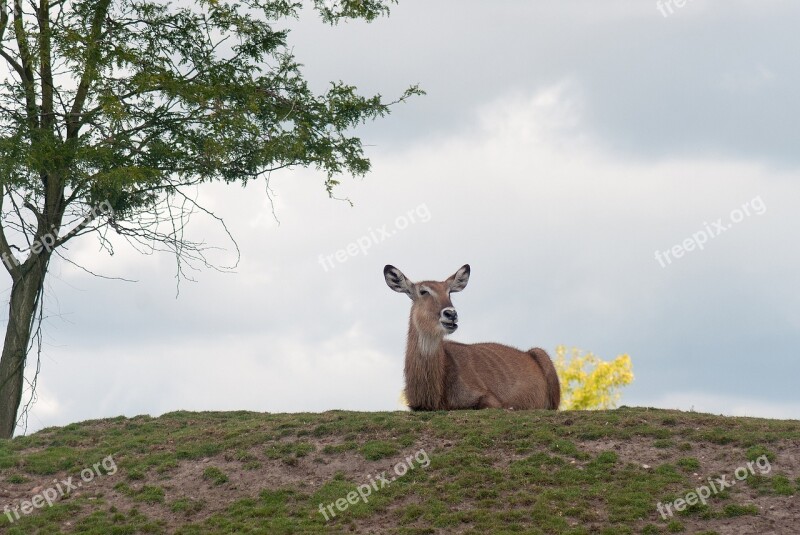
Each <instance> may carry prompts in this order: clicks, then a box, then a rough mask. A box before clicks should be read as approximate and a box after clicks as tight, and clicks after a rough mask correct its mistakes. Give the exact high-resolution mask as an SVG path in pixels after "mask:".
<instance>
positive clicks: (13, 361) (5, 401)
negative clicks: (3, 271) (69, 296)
mask: <svg viewBox="0 0 800 535" xmlns="http://www.w3.org/2000/svg"><path fill="white" fill-rule="evenodd" d="M49 256H50V254H49V253H48V252H46V251H43V252H42V253H41V254H40V255H34V257H33V258H31V259H29V261H28V262H25V264H23V265H21V266H19V268H20V270H21V274H20V275H19V276H18V277H15V278H14V282H13V284H12V286H11V299H10V300H9V306H8V325H7V326H6V337H5V342H4V343H3V353H2V357H0V438H11V437H12V436H13V435H14V428H15V427H16V423H17V411H18V410H19V406H20V403H21V402H22V389H23V385H24V382H25V380H24V374H25V360H26V356H27V352H28V345H29V343H30V340H31V335H32V332H33V325H34V320H35V318H36V312H37V309H38V307H39V299H40V298H41V295H42V289H43V287H44V277H45V273H46V272H47V264H48V261H49Z"/></svg>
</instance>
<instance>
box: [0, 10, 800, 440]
mask: <svg viewBox="0 0 800 535" xmlns="http://www.w3.org/2000/svg"><path fill="white" fill-rule="evenodd" d="M666 4H669V2H667V1H666V0H664V2H662V3H661V4H660V5H661V6H662V8H659V4H658V3H657V2H656V1H655V0H652V1H646V2H629V1H627V2H623V1H615V0H610V1H607V2H603V3H602V4H598V3H597V2H592V1H588V0H586V1H580V0H576V1H569V2H564V1H563V0H562V1H558V0H553V1H537V2H529V1H523V0H519V1H510V0H509V1H505V2H496V3H492V4H491V7H489V6H490V4H488V3H486V2H477V1H472V2H469V1H463V0H462V1H459V2H455V1H439V0H437V1H436V2H423V1H422V0H401V2H400V4H398V5H397V6H395V7H394V8H393V10H392V15H391V17H390V18H388V19H381V20H378V21H376V22H374V23H372V24H364V23H353V22H350V23H346V24H341V25H339V26H338V27H335V28H330V27H327V26H324V25H323V24H322V23H320V22H319V21H318V20H316V19H315V18H314V17H313V16H311V17H306V18H304V19H301V21H299V22H296V23H292V25H291V27H292V28H293V31H292V33H291V35H290V41H291V43H292V44H293V51H294V53H295V55H296V56H297V58H298V59H299V60H300V61H301V62H302V63H304V65H305V73H306V75H307V76H308V78H309V79H310V80H311V82H312V85H313V86H314V87H316V88H319V89H320V90H322V89H324V87H325V84H326V83H327V82H328V81H330V80H339V79H342V80H345V81H347V82H350V83H353V84H355V85H357V86H358V87H359V88H360V89H361V90H362V91H363V92H364V93H373V92H380V93H382V94H383V95H385V96H387V97H392V96H395V95H399V94H400V92H401V91H402V90H403V89H404V88H405V87H406V86H407V85H409V84H412V83H419V84H420V85H421V87H422V88H423V89H425V90H426V91H427V95H426V96H423V97H418V98H414V99H412V100H410V101H409V102H408V103H406V104H403V105H401V106H398V107H396V108H395V109H394V112H393V114H392V115H391V117H389V118H387V119H384V120H380V121H379V122H376V123H374V124H370V125H367V126H365V127H364V128H362V129H361V130H359V134H360V135H361V136H362V138H363V140H364V142H365V144H366V145H368V148H367V152H368V155H369V156H370V157H371V159H372V162H373V171H372V172H371V173H370V174H369V175H368V176H366V177H365V178H363V179H350V178H344V179H343V184H342V186H341V188H340V189H339V190H338V192H337V194H338V195H339V196H340V197H347V198H349V199H350V200H351V201H352V202H353V203H354V207H350V205H349V204H347V203H345V202H340V201H335V200H330V199H328V198H327V196H326V194H325V191H324V187H323V180H324V177H323V176H321V175H320V174H319V173H316V172H313V171H308V170H302V169H297V170H292V171H286V172H282V173H276V174H273V175H272V177H271V181H270V184H269V188H270V191H271V193H270V194H269V195H268V191H267V186H266V184H264V183H263V182H262V183H258V184H252V185H250V186H248V187H247V188H246V189H242V188H240V187H224V186H210V187H206V188H205V189H202V190H201V191H199V192H197V195H198V196H199V199H200V201H201V202H202V203H204V204H205V205H206V206H207V207H209V208H211V209H213V210H214V211H215V212H216V213H217V214H218V215H221V216H223V217H224V218H225V220H226V222H227V225H228V227H229V229H230V230H231V232H232V233H233V235H234V236H235V238H236V240H237V242H238V244H239V248H240V250H241V262H240V264H239V266H238V268H237V269H236V270H235V272H234V273H217V272H214V271H201V272H197V273H195V274H194V277H195V279H196V281H197V282H185V281H184V282H182V283H181V285H180V294H179V296H178V297H177V298H176V279H175V262H174V259H173V258H171V257H169V256H167V255H162V256H159V255H155V256H142V255H139V254H138V253H136V252H135V251H133V250H131V249H129V248H126V247H120V248H118V249H117V251H116V254H115V255H114V256H113V257H109V256H107V255H104V254H101V253H99V252H98V247H97V243H96V242H94V241H93V239H92V238H88V239H85V240H84V241H83V242H78V243H76V244H75V245H73V246H72V247H71V249H70V251H69V255H70V258H72V259H73V260H76V261H79V262H80V263H82V264H83V265H85V266H87V267H89V268H91V269H92V270H93V271H95V272H98V273H102V274H103V275H106V276H114V277H125V278H129V279H135V280H136V281H137V282H135V283H129V282H121V281H114V280H105V279H98V278H93V277H91V276H89V275H87V274H86V273H84V272H82V271H79V270H77V269H75V268H74V267H72V266H70V265H68V264H64V263H56V264H55V265H53V268H52V273H51V275H52V276H51V278H50V281H49V284H48V287H47V294H46V312H47V320H46V324H45V347H44V352H43V357H42V362H41V375H40V378H39V388H38V401H37V403H36V404H35V406H34V408H33V410H32V413H31V415H30V419H29V422H28V431H29V432H30V431H33V430H36V429H40V428H42V427H46V426H50V425H63V424H66V423H69V422H73V421H80V420H86V419H91V418H100V417H110V416H116V415H120V414H122V415H126V416H133V415H136V414H151V415H159V414H162V413H164V412H168V411H173V410H179V409H187V410H231V409H246V410H254V411H270V412H283V411H324V410H328V409H353V410H396V409H399V408H400V405H399V402H398V397H399V394H400V391H401V389H402V385H403V378H402V365H403V363H402V359H403V352H404V343H405V333H406V329H407V321H408V311H409V307H410V301H409V300H408V299H407V298H406V297H405V296H403V295H400V294H397V293H394V292H392V291H391V290H389V288H387V287H386V285H385V283H384V280H383V276H382V268H383V266H384V265H385V264H387V263H391V264H394V265H396V266H397V267H399V268H400V269H401V270H403V271H404V272H405V273H406V275H408V276H409V277H410V278H411V279H412V280H419V279H439V280H442V279H444V278H446V277H447V276H449V275H450V274H452V273H453V272H454V271H455V270H456V269H458V267H460V266H461V265H462V264H464V263H469V264H470V265H471V266H472V277H471V280H470V283H469V287H468V288H467V289H466V290H465V291H464V292H462V293H460V294H457V295H455V296H454V298H453V301H454V304H455V306H456V307H457V308H458V312H459V317H460V325H461V328H460V329H459V330H458V332H457V333H456V334H455V335H454V336H453V338H454V339H456V340H459V341H462V342H481V341H498V342H504V343H508V344H511V345H515V346H518V347H521V348H528V347H531V346H535V345H537V346H541V347H544V348H546V349H548V350H549V351H550V352H552V351H553V350H554V348H555V347H556V346H557V345H559V344H564V345H567V346H574V347H579V348H582V349H586V350H591V351H593V352H595V353H596V354H598V355H599V356H601V357H602V358H605V359H611V358H613V357H615V356H616V355H619V354H622V353H628V354H630V355H631V358H632V361H633V366H634V373H635V376H636V379H635V381H634V382H633V383H632V384H631V385H630V386H629V387H627V388H625V389H624V390H623V396H622V403H623V404H626V405H645V406H654V407H665V408H680V409H685V410H689V409H694V410H697V411H707V412H714V413H724V414H737V415H751V416H768V417H778V418H796V417H798V415H799V414H800V400H798V398H797V394H796V391H797V390H796V383H797V377H798V376H800V359H798V348H800V292H798V284H797V281H798V273H799V272H800V252H798V250H797V247H796V246H797V245H798V240H797V234H798V228H800V215H799V214H798V212H797V206H798V200H800V180H798V179H800V173H799V168H800V151H798V150H797V147H798V146H800V129H798V127H797V125H798V124H799V123H800V106H798V104H797V97H796V95H797V94H798V92H799V91H800V70H798V68H797V57H796V56H797V55H796V51H797V50H798V48H799V46H798V45H800V36H798V33H797V31H796V21H797V20H798V16H800V5H798V4H797V3H796V2H790V1H789V0H785V1H781V0H759V1H754V0H750V1H745V0H725V1H723V0H689V1H688V2H687V3H686V4H685V5H684V6H683V7H677V6H674V5H672V4H674V1H673V2H672V3H671V4H669V5H666ZM670 10H671V12H670ZM665 14H666V16H665ZM269 197H271V198H272V201H270V198H269ZM273 210H274V213H273ZM193 232H194V234H195V236H200V237H203V238H205V239H207V240H208V241H210V242H211V243H215V244H218V245H221V246H225V247H227V248H228V251H227V252H225V251H222V252H220V253H219V255H218V256H217V257H216V259H217V260H218V261H219V263H220V264H224V263H226V262H228V261H230V260H231V259H232V258H233V257H234V255H233V253H232V250H231V247H230V244H229V242H227V241H226V240H225V237H224V234H222V233H221V231H220V229H219V227H218V225H216V224H215V223H214V222H213V221H203V220H202V219H197V220H196V221H194V227H193ZM351 243H356V244H361V246H362V247H363V249H361V248H359V249H358V251H357V253H356V254H351V253H352V251H353V250H354V249H353V247H351V248H350V251H351V252H350V253H348V252H347V248H348V245H349V244H351ZM676 246H678V247H676ZM701 247H702V248H701ZM340 250H341V251H344V252H342V253H339V255H338V259H337V251H340ZM342 259H343V260H344V261H342ZM9 287H10V281H8V280H6V281H5V283H4V288H5V294H4V295H5V296H6V298H7V295H8V288H9Z"/></svg>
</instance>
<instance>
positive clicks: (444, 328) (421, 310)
mask: <svg viewBox="0 0 800 535" xmlns="http://www.w3.org/2000/svg"><path fill="white" fill-rule="evenodd" d="M383 276H384V278H385V279H386V284H387V285H388V286H389V288H391V289H392V290H394V291H395V292H400V293H404V294H406V295H407V296H408V297H410V298H411V301H412V305H411V322H412V324H413V325H414V327H416V328H417V330H418V331H419V334H420V335H422V336H424V337H426V338H440V339H441V337H443V336H444V335H446V334H451V333H453V332H455V330H456V329H458V313H457V312H456V309H455V308H454V307H453V303H452V301H450V294H451V293H453V292H460V291H461V290H463V289H464V288H466V287H467V282H469V264H464V265H463V266H462V267H461V269H459V270H458V271H456V272H455V274H453V275H452V276H450V278H448V279H447V280H445V281H443V282H437V281H422V282H416V283H415V282H411V281H410V280H408V278H406V276H405V275H403V272H402V271H400V270H399V269H397V268H396V267H394V266H386V267H384V268H383Z"/></svg>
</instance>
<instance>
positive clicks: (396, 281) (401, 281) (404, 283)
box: [383, 265, 411, 297]
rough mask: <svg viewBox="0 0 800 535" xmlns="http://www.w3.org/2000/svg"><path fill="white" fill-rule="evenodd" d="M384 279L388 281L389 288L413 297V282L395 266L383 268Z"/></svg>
mask: <svg viewBox="0 0 800 535" xmlns="http://www.w3.org/2000/svg"><path fill="white" fill-rule="evenodd" d="M383 278H384V279H386V284H387V286H389V288H391V289H392V290H394V291H395V292H400V293H401V294H406V295H408V296H409V297H411V282H409V280H408V279H407V278H406V276H405V275H403V272H402V271H400V270H399V269H397V268H396V267H394V266H391V265H387V266H386V267H384V268H383Z"/></svg>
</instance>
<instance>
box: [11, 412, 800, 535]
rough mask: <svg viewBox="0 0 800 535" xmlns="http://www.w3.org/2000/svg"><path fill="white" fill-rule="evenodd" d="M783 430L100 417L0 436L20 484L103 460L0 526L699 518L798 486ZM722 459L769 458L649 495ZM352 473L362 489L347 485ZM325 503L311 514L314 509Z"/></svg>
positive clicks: (450, 525) (747, 513)
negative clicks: (664, 513) (69, 493)
mask: <svg viewBox="0 0 800 535" xmlns="http://www.w3.org/2000/svg"><path fill="white" fill-rule="evenodd" d="M798 439H800V422H797V421H779V420H763V419H752V418H724V417H718V416H711V415H706V414H697V413H681V412H677V411H665V410H655V409H644V408H621V409H618V410H614V411H597V412H507V411H495V410H487V411H456V412H449V413H446V412H436V413H408V412H393V413H354V412H341V411H332V412H326V413H322V414H306V413H303V414H259V413H251V412H227V413H190V412H183V411H181V412H174V413H169V414H166V415H164V416H162V417H160V418H151V417H149V416H137V417H134V418H122V417H120V418H110V419H105V420H94V421H87V422H80V423H75V424H71V425H68V426H65V427H62V428H49V429H45V430H42V431H40V432H38V433H36V434H34V435H31V436H27V437H19V438H16V439H14V440H10V441H8V440H6V441H0V479H1V480H3V481H5V482H7V485H6V486H11V487H13V488H17V487H19V491H20V493H21V494H22V495H23V496H27V497H28V498H29V497H30V492H28V491H29V490H30V488H31V487H32V486H33V485H34V484H37V485H38V484H42V485H45V486H46V485H48V484H51V482H52V481H53V479H55V478H57V477H58V478H61V477H66V476H69V475H73V476H75V475H76V474H80V473H81V470H83V469H84V468H87V467H91V466H92V465H93V464H95V463H97V462H98V461H100V460H101V459H103V458H106V457H107V456H109V455H111V456H113V458H114V459H115V462H116V467H117V468H118V471H117V470H116V469H115V470H106V473H104V475H99V476H97V477H96V478H95V480H94V481H92V482H91V483H87V484H86V487H85V488H84V489H82V492H80V493H77V494H76V496H74V497H70V498H69V499H66V500H61V501H58V502H57V503H56V504H55V505H54V506H53V507H46V508H43V509H41V510H37V511H36V512H35V513H33V514H31V515H27V516H22V517H21V518H20V519H19V520H16V521H15V522H13V523H11V522H9V521H8V519H7V518H6V517H5V516H0V532H2V533H9V534H13V535H18V534H23V533H24V534H28V533H34V534H35V533H42V534H45V533H48V534H49V533H88V534H105V533H112V534H115V533H119V534H123V533H177V534H181V535H194V534H233V533H251V534H272V533H277V534H281V533H287V534H288V533H315V532H323V531H326V530H327V531H330V532H334V533H339V532H349V531H361V532H369V533H373V532H380V533H397V534H409V535H410V534H417V533H435V532H443V533H446V532H452V531H458V532H463V533H513V532H519V533H531V534H570V535H581V534H589V533H609V534H611V533H614V534H616V533H621V534H639V533H658V534H663V533H681V532H690V533H698V532H702V531H705V532H714V530H715V527H716V524H715V522H721V521H728V522H730V521H731V519H734V521H737V522H744V521H748V522H753V521H757V520H758V518H760V515H762V513H761V511H762V509H761V508H759V506H757V505H755V504H754V503H753V501H754V500H778V499H782V498H785V497H787V496H791V495H793V494H795V493H797V492H798V491H799V490H800V477H798V475H799V474H798V473H797V472H796V471H792V470H789V471H781V470H779V467H780V466H781V461H782V459H784V457H782V451H784V450H785V448H786V447H787V446H786V445H787V444H792V443H794V444H796V443H797V441H798ZM628 444H638V445H641V447H642V448H646V451H647V452H648V455H651V456H652V458H653V459H657V460H658V461H657V462H653V461H652V460H650V461H649V463H650V464H649V465H648V464H644V463H643V462H641V461H640V460H637V459H630V458H627V457H626V454H623V453H621V450H618V449H617V448H618V447H621V446H623V445H628ZM700 451H704V452H707V451H710V452H711V453H712V454H713V455H711V454H706V456H705V457H701V456H700V453H699V452H700ZM419 452H424V453H425V455H424V459H423V457H422V456H420V455H419ZM415 454H417V457H415ZM720 458H721V459H725V460H726V462H727V463H728V464H726V465H725V466H728V472H730V473H732V472H733V470H734V469H736V468H737V467H738V466H742V465H745V464H746V463H747V462H748V461H750V462H751V463H753V465H754V466H756V467H757V466H758V464H757V463H758V459H759V458H761V459H762V461H763V459H769V462H770V463H771V464H772V471H770V472H768V473H760V472H758V471H757V472H756V473H754V474H752V475H751V477H750V478H748V480H747V484H740V485H737V486H736V487H734V488H732V489H729V490H726V491H724V492H722V493H719V494H717V495H714V496H712V497H711V498H710V499H709V501H708V503H707V504H706V505H703V504H696V505H691V506H688V507H686V508H685V510H683V511H681V512H679V513H678V514H676V515H675V516H673V517H669V518H662V517H661V516H660V515H659V514H658V511H657V509H656V504H657V503H659V502H660V503H671V502H673V501H674V500H676V499H678V498H681V497H685V496H686V494H687V492H690V491H692V490H693V489H694V488H695V487H696V486H697V477H696V476H694V475H693V474H694V473H698V474H700V475H701V476H702V477H703V478H705V477H708V476H712V475H718V474H716V473H712V472H709V473H706V472H704V470H705V469H706V468H707V466H706V465H707V463H708V462H711V461H709V459H712V460H713V459H720ZM423 460H425V461H428V462H429V464H425V463H424V462H423ZM409 462H410V463H411V464H412V466H410V467H409V466H408V464H409ZM398 465H405V466H404V468H405V470H404V473H403V474H402V475H401V474H400V473H399V472H395V467H397V466H398ZM221 467H224V470H223V468H221ZM382 472H383V473H385V477H386V480H387V482H386V483H382V481H381V479H380V478H379V477H378V475H379V474H381V473H382ZM234 476H235V477H234ZM240 482H242V483H240ZM364 487H368V488H369V495H368V497H367V500H364V499H362V497H360V496H359V495H358V494H357V492H356V491H357V489H359V488H361V490H362V491H364ZM376 487H377V490H376ZM84 490H86V491H87V492H86V493H84V492H83V491H84ZM26 492H27V494H25V493H26ZM776 503H777V502H776ZM329 505H330V507H331V509H326V511H327V513H326V515H327V516H328V520H327V521H326V519H325V517H324V516H323V515H322V514H321V513H320V511H319V510H320V507H323V508H325V507H327V506H329ZM726 519H727V520H726ZM67 522H69V524H67Z"/></svg>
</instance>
